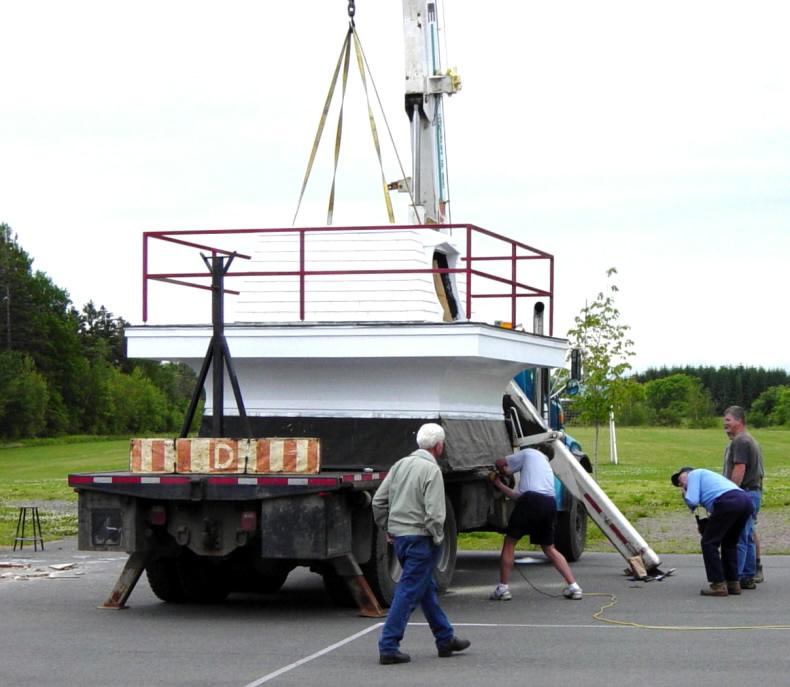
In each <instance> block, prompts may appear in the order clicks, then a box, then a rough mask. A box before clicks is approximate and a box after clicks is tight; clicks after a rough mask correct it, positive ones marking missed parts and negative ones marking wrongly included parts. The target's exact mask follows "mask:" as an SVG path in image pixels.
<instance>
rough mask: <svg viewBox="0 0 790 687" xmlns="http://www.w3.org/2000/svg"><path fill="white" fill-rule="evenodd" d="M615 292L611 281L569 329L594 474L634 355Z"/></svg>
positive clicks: (612, 272) (577, 401)
mask: <svg viewBox="0 0 790 687" xmlns="http://www.w3.org/2000/svg"><path fill="white" fill-rule="evenodd" d="M614 274H617V269H616V268H614V267H610V268H609V269H608V270H607V271H606V276H607V279H611V277H612V275H614ZM617 291H618V289H617V286H616V285H615V284H613V283H611V282H610V283H609V286H608V289H607V292H603V291H601V292H600V293H599V294H598V296H597V298H596V299H595V300H594V301H593V302H592V303H589V304H587V305H585V306H584V308H582V310H581V312H580V313H579V315H577V316H576V317H575V318H574V326H573V327H572V328H571V329H570V330H568V339H569V340H570V343H571V346H573V347H574V348H578V349H579V350H581V352H582V357H583V360H584V364H583V371H582V379H581V381H582V385H583V386H582V389H583V391H582V393H581V394H580V395H579V397H578V399H577V400H576V401H575V404H577V406H578V407H579V409H580V410H581V417H582V419H583V420H585V421H587V422H591V423H592V424H593V425H594V426H595V444H594V446H593V468H594V470H595V471H597V468H598V438H599V433H600V427H601V425H602V424H604V423H605V422H606V421H607V420H608V418H609V411H610V410H611V409H612V408H613V407H614V405H615V403H616V399H617V393H618V388H619V386H620V384H621V382H622V379H623V375H624V374H625V373H626V372H627V371H628V370H630V369H631V364H630V363H629V362H628V359H629V358H630V357H631V356H632V355H634V352H633V350H632V348H633V345H634V342H633V341H632V340H631V339H630V338H628V332H629V330H630V329H631V328H630V327H629V326H628V325H626V324H622V323H621V322H620V321H619V319H620V311H619V310H618V309H617V307H616V306H615V302H614V294H616V293H617Z"/></svg>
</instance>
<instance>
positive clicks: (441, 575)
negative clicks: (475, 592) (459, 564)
mask: <svg viewBox="0 0 790 687" xmlns="http://www.w3.org/2000/svg"><path fill="white" fill-rule="evenodd" d="M444 505H445V513H446V515H445V517H444V539H442V552H441V554H440V555H439V562H438V563H437V564H436V567H435V568H434V571H433V576H434V579H435V580H436V585H437V586H438V587H439V593H440V594H443V593H444V592H446V591H447V589H448V588H449V586H450V585H451V584H452V582H453V575H454V574H455V559H456V556H457V554H458V527H457V526H456V523H455V510H453V504H452V503H450V499H448V498H446V497H445V500H444Z"/></svg>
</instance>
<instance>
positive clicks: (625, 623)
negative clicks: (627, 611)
mask: <svg viewBox="0 0 790 687" xmlns="http://www.w3.org/2000/svg"><path fill="white" fill-rule="evenodd" d="M516 570H518V572H519V574H520V575H521V577H523V578H524V581H525V582H526V583H527V584H528V585H529V586H530V587H532V589H534V590H535V591H536V592H538V594H543V596H549V597H552V598H560V597H561V595H560V594H549V593H547V592H544V591H542V590H540V589H538V588H537V587H536V586H535V585H534V584H532V582H531V580H529V579H528V578H527V576H526V575H525V574H524V572H523V571H522V569H521V568H520V567H517V568H516ZM583 596H584V598H587V597H590V596H606V597H608V598H609V603H606V604H604V605H603V606H601V607H600V608H599V609H598V610H597V611H596V612H595V613H593V616H592V617H593V620H597V621H598V622H599V623H607V624H609V625H619V626H621V627H633V628H635V629H639V630H677V631H681V632H700V631H702V630H708V631H710V630H790V625H723V626H718V625H645V624H643V623H635V622H632V621H630V620H613V619H611V618H604V617H603V614H604V611H606V610H607V609H608V608H613V607H614V606H616V605H617V596H615V595H614V594H610V593H609V592H584V593H583Z"/></svg>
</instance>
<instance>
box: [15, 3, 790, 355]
mask: <svg viewBox="0 0 790 687" xmlns="http://www.w3.org/2000/svg"><path fill="white" fill-rule="evenodd" d="M346 5H347V0H302V1H301V2H274V1H273V0H268V1H260V0H258V1H256V2H223V3H218V2H196V1H194V0H193V1H190V2H168V1H166V0H158V1H157V2H152V1H149V0H138V1H137V2H135V3H123V4H122V3H117V2H111V1H108V0H102V1H101V2H86V1H84V0H72V1H71V2H62V1H58V2H51V1H44V2H35V3H32V2H12V1H10V0H0V65H2V66H1V67H0V222H7V223H8V224H10V225H11V227H12V228H13V230H14V231H15V232H16V233H17V234H18V239H19V242H20V244H21V245H22V247H23V248H24V249H25V250H26V251H27V252H28V253H29V254H30V255H31V256H32V257H33V258H34V260H35V262H34V267H35V268H37V269H39V270H42V271H44V272H46V273H47V274H48V275H49V276H50V277H51V278H52V280H53V281H54V282H55V283H56V284H57V285H58V286H60V287H62V288H64V289H66V290H67V291H68V292H69V294H70V296H71V298H72V300H73V301H74V303H75V304H76V305H77V306H78V307H82V305H83V304H84V303H86V302H87V301H88V300H93V301H94V302H95V303H96V304H97V305H99V304H103V305H105V306H106V307H107V308H108V309H109V310H111V311H112V312H113V313H114V314H115V315H119V316H122V317H124V318H125V319H127V320H130V321H132V322H133V323H140V322H141V296H140V291H141V289H140V272H141V270H140V264H141V235H142V232H143V231H145V230H155V229H161V230H164V229H173V230H175V229H197V228H201V229H202V228H228V227H247V228H251V227H267V226H268V227H277V226H289V225H290V223H291V219H292V216H293V213H294V209H295V207H296V201H297V198H298V193H299V188H300V185H301V181H302V176H303V174H304V170H305V165H306V162H307V157H308V154H309V150H310V147H311V145H312V139H313V136H314V134H315V129H316V125H317V123H318V117H319V115H320V111H321V108H322V106H323V101H324V98H325V97H326V92H327V88H328V86H329V81H330V77H331V74H332V71H333V69H334V65H335V62H336V60H337V55H338V53H339V50H340V46H341V43H342V40H343V37H344V32H345V30H346V26H347V14H346ZM440 12H441V15H442V16H443V20H444V32H443V37H444V39H445V41H446V51H445V55H444V58H445V59H444V62H445V66H446V67H447V66H450V67H456V68H457V70H458V71H459V73H460V75H461V78H462V82H463V89H462V91H461V92H460V93H459V94H457V95H455V96H453V97H452V98H451V99H449V100H448V101H447V103H446V118H447V139H448V140H447V142H448V160H449V168H450V184H451V185H450V192H451V213H452V220H453V221H455V222H470V223H474V224H477V225H480V226H483V227H486V228H489V229H491V230H493V231H497V232H499V233H504V234H507V235H509V236H511V237H513V238H516V239H519V240H521V241H524V242H526V243H529V244H531V245H534V246H537V247H539V248H541V249H543V250H546V251H548V252H550V253H552V254H554V255H555V257H556V267H557V277H556V278H557V282H556V292H557V311H556V312H557V314H556V324H555V333H557V334H559V335H564V333H565V332H566V331H567V329H568V328H569V327H570V326H571V325H572V321H573V316H574V315H575V314H577V313H578V312H579V310H580V309H581V308H582V306H583V305H584V303H585V301H588V300H592V299H594V298H595V296H596V294H597V293H598V291H600V290H601V289H602V288H603V287H604V286H605V283H606V277H605V273H606V270H607V269H608V268H609V267H613V266H614V267H617V269H618V275H617V276H616V283H617V285H618V287H619V289H620V291H619V293H618V295H617V304H618V305H619V308H620V310H621V313H622V321H623V322H624V323H626V324H629V325H630V326H631V327H632V338H633V339H634V341H635V350H636V353H637V356H636V357H635V358H634V360H633V363H634V366H635V368H636V369H644V368H646V367H653V366H661V365H682V364H711V365H737V364H740V363H742V364H745V365H754V366H764V367H784V368H787V369H790V346H788V343H787V341H788V335H790V325H788V315H787V310H788V306H787V303H786V301H787V296H788V291H789V289H788V272H790V260H788V258H790V77H788V73H789V72H788V70H789V69H790V40H788V38H787V35H788V33H787V32H788V27H789V26H790V4H788V3H787V2H785V1H784V0H749V2H727V1H726V0H718V1H710V2H708V1H703V0H684V1H682V2H681V1H675V0H663V1H662V2H660V3H658V2H651V3H647V2H634V1H633V0H631V1H623V2H616V1H613V0H598V1H597V2H589V1H588V0H583V1H582V0H579V1H574V0H571V1H568V2H559V1H558V2H536V1H532V0H518V1H515V0H513V1H510V0H503V1H500V2H497V3H492V2H481V1H480V0H477V1H475V2H473V1H471V0H445V2H444V4H443V7H442V8H441V10H440ZM357 29H358V32H359V35H360V38H361V40H362V45H363V47H364V49H365V51H366V55H367V59H368V62H369V64H370V67H371V70H372V74H373V78H374V80H375V83H376V86H377V87H378V90H379V91H380V94H381V96H382V100H383V104H384V109H385V114H386V116H387V119H388V121H389V123H390V126H391V127H392V129H393V135H394V137H395V141H396V144H397V146H398V150H399V153H400V155H401V157H403V158H404V159H406V160H408V158H409V148H408V120H407V119H406V117H405V115H404V114H403V104H402V98H403V95H402V93H403V37H402V11H401V3H400V2H399V0H357ZM354 76H356V75H354ZM353 81H354V80H353V79H352V88H351V90H350V92H349V96H348V100H347V103H346V113H347V127H346V142H345V143H344V147H343V149H342V153H341V154H342V157H341V161H340V169H339V181H338V198H337V211H336V216H335V223H336V224H364V223H369V224H383V223H385V222H386V215H385V214H384V207H383V202H382V201H381V197H380V191H379V190H378V187H377V181H378V169H377V167H376V163H375V161H374V158H373V153H372V145H371V143H370V133H369V131H368V129H367V128H366V127H367V124H366V116H367V111H366V109H365V105H364V99H363V96H362V95H361V93H360V92H359V90H356V91H355V90H354V87H353ZM377 117H378V123H379V127H380V129H381V130H382V134H383V129H384V125H383V121H382V119H381V115H377ZM333 134H334V129H332V131H331V133H330V134H326V136H329V135H333ZM385 138H386V136H385ZM328 141H329V138H327V141H326V142H325V145H324V147H323V148H322V155H321V156H320V158H319V161H318V162H317V169H316V172H315V173H314V174H315V176H314V179H313V181H311V185H310V187H309V188H308V193H307V196H306V200H305V204H304V206H303V210H302V212H301V213H300V215H299V221H298V224H300V225H306V226H311V225H319V224H321V223H322V222H323V221H324V216H325V204H326V196H327V192H328V181H327V176H328V174H329V170H330V164H331V163H330V155H331V145H330V144H329V143H328ZM386 149H388V150H390V151H391V146H390V145H389V144H388V143H387V144H386ZM385 162H386V163H387V169H386V170H385V171H386V174H387V178H388V179H396V178H398V177H399V176H400V172H399V170H398V169H397V165H396V164H395V163H394V156H393V155H392V154H391V152H386V150H385ZM398 207H399V209H400V210H401V211H402V210H403V204H402V202H401V203H400V205H399V206H398ZM399 220H400V221H403V222H406V221H407V216H406V215H405V213H403V212H402V213H401V215H400V217H399ZM160 288H162V289H171V290H170V291H167V290H165V291H158V292H157V293H158V294H160V297H161V300H160V301H159V303H160V304H161V305H160V306H157V307H154V308H153V309H152V319H151V321H152V322H157V323H165V322H167V321H168V319H169V315H168V313H169V312H172V310H171V311H168V309H167V308H166V307H165V306H166V305H167V303H168V302H169V304H170V306H172V305H173V303H176V304H177V303H178V302H179V301H178V299H179V298H181V293H180V291H179V290H178V289H176V290H175V291H172V289H174V288H175V287H160ZM206 303H207V302H206ZM205 314H206V319H208V318H209V316H210V313H209V310H208V306H207V305H206V308H205ZM170 319H172V318H170Z"/></svg>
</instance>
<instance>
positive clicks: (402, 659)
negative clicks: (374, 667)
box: [379, 651, 411, 666]
mask: <svg viewBox="0 0 790 687" xmlns="http://www.w3.org/2000/svg"><path fill="white" fill-rule="evenodd" d="M409 661H411V656H409V654H403V653H401V652H400V651H396V652H395V653H394V654H379V663H381V665H383V666H391V665H394V664H395V663H408V662H409Z"/></svg>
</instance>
